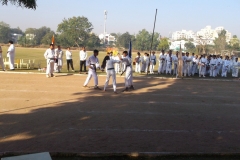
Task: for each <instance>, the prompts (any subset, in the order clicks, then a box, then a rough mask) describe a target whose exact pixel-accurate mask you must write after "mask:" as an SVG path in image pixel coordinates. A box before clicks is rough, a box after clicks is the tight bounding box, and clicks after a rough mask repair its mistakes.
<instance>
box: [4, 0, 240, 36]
mask: <svg viewBox="0 0 240 160" xmlns="http://www.w3.org/2000/svg"><path fill="white" fill-rule="evenodd" d="M37 5H38V6H37V9H36V10H31V9H26V8H21V7H17V6H14V5H12V4H8V5H7V6H2V5H0V21H3V22H5V23H7V24H9V25H10V27H11V28H16V27H20V28H21V29H22V30H23V31H25V30H26V28H40V27H42V26H47V27H50V28H51V29H52V30H53V31H56V30H57V26H58V24H59V23H61V22H62V20H63V19H64V18H66V19H67V18H71V17H73V16H85V17H87V18H88V20H89V21H90V22H91V23H92V24H93V27H94V29H93V32H94V33H96V34H100V33H103V30H104V10H107V11H108V15H107V24H106V26H107V27H106V31H107V32H108V33H125V32H127V31H128V32H129V33H131V34H137V33H138V32H139V31H140V30H142V29H146V30H147V31H149V32H152V30H153V24H154V16H155V12H156V9H157V10H158V13H157V19H156V29H155V32H158V33H160V34H161V36H165V37H169V35H170V34H171V33H172V32H174V31H179V30H182V29H185V30H193V31H194V32H196V31H199V30H200V29H202V28H204V27H205V26H207V25H210V26H212V28H216V27H218V26H223V27H224V28H225V29H226V30H228V31H229V32H231V33H232V35H237V36H238V37H240V21H239V18H240V0H37Z"/></svg>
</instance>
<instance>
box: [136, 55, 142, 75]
mask: <svg viewBox="0 0 240 160" xmlns="http://www.w3.org/2000/svg"><path fill="white" fill-rule="evenodd" d="M135 62H136V64H135V72H136V73H141V65H140V64H141V56H137V57H136V58H135Z"/></svg>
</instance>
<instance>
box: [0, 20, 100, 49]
mask: <svg viewBox="0 0 240 160" xmlns="http://www.w3.org/2000/svg"><path fill="white" fill-rule="evenodd" d="M92 29H93V26H92V24H91V22H89V21H88V19H87V18H86V17H80V16H79V17H72V18H69V19H63V21H62V22H61V23H60V24H58V28H57V32H54V31H53V30H51V29H50V28H49V27H46V26H43V27H41V28H27V29H26V31H25V32H23V31H22V30H21V29H20V28H17V29H11V28H10V26H9V25H8V24H6V23H4V22H0V43H7V42H8V40H9V39H13V37H12V36H13V34H15V33H17V34H21V35H22V36H21V37H20V38H19V39H18V44H20V45H22V46H38V45H48V44H50V43H51V39H52V36H53V35H54V36H55V42H56V44H61V45H62V46H65V47H67V46H71V47H80V46H87V47H89V48H93V47H99V46H100V39H99V38H98V36H97V35H95V34H94V33H91V31H92Z"/></svg>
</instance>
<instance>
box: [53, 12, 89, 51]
mask: <svg viewBox="0 0 240 160" xmlns="http://www.w3.org/2000/svg"><path fill="white" fill-rule="evenodd" d="M92 30H93V25H92V23H91V22H89V21H88V19H87V18H86V17H83V16H82V17H80V16H78V17H72V18H68V19H63V21H62V23H60V24H59V25H58V28H57V32H58V33H60V35H61V39H62V40H64V41H66V42H64V43H66V44H71V45H73V46H78V47H80V46H81V45H86V43H87V41H86V40H87V39H88V38H89V37H90V33H91V31H92Z"/></svg>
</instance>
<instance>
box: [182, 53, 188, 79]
mask: <svg viewBox="0 0 240 160" xmlns="http://www.w3.org/2000/svg"><path fill="white" fill-rule="evenodd" d="M182 60H183V71H182V72H183V76H186V74H187V73H186V72H187V56H182Z"/></svg>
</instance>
